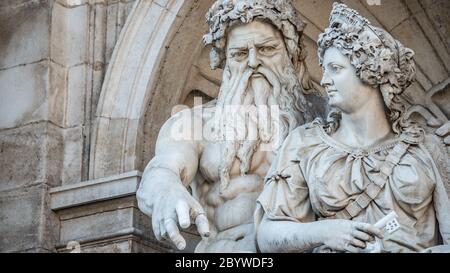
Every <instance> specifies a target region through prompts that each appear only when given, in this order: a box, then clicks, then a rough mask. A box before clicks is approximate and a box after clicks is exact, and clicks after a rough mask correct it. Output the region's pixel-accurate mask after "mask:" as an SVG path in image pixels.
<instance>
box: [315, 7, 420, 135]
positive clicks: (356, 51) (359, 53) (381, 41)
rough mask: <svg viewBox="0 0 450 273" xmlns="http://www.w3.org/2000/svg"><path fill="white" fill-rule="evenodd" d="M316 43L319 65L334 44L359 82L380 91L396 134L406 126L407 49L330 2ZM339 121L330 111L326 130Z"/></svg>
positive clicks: (410, 69) (410, 75) (410, 62)
mask: <svg viewBox="0 0 450 273" xmlns="http://www.w3.org/2000/svg"><path fill="white" fill-rule="evenodd" d="M318 46H319V49H318V55H319V61H320V65H321V66H322V64H323V56H324V54H325V51H326V50H327V49H328V48H330V47H336V48H337V49H338V50H339V51H340V52H341V53H342V54H343V55H345V56H347V57H348V58H349V59H350V62H351V64H352V65H353V66H354V67H355V69H356V74H357V75H358V77H359V78H360V79H361V80H362V82H364V83H365V84H368V85H370V86H372V87H374V88H378V89H379V90H380V92H381V94H382V96H383V100H384V103H385V105H386V108H387V109H388V110H389V119H390V122H391V124H392V129H393V131H394V132H395V133H396V134H400V133H401V132H402V131H403V130H404V128H406V127H408V126H409V123H408V122H407V121H406V120H404V114H405V112H406V107H405V105H404V103H403V102H402V101H401V100H400V95H401V94H402V93H403V91H405V89H406V88H407V87H408V86H409V85H410V84H411V83H412V82H413V81H414V80H415V64H414V59H413V57H414V52H413V51H412V50H411V49H409V48H406V47H404V46H403V45H402V44H401V43H400V42H399V41H397V40H395V39H394V38H393V37H392V36H391V35H390V34H389V33H388V32H386V31H385V30H383V29H380V28H377V27H374V26H372V25H371V24H370V22H369V21H368V20H367V19H365V18H363V17H362V16H360V15H359V14H358V13H357V12H356V11H355V10H353V9H349V8H348V7H347V6H346V5H344V4H337V3H335V4H334V5H333V10H332V12H331V16H330V26H329V27H328V28H327V29H325V32H324V33H322V34H321V35H320V36H319V40H318ZM339 120H340V114H339V113H338V112H337V111H331V112H330V115H329V117H328V125H327V129H328V130H329V131H330V132H333V131H335V130H336V129H337V128H338V127H339Z"/></svg>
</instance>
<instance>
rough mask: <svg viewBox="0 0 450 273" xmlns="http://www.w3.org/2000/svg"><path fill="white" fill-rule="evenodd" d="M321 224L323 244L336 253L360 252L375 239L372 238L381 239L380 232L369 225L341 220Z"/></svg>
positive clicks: (325, 221)
mask: <svg viewBox="0 0 450 273" xmlns="http://www.w3.org/2000/svg"><path fill="white" fill-rule="evenodd" d="M322 222H324V231H323V234H324V240H323V243H324V245H326V246H327V247H329V248H331V249H333V250H336V251H347V252H352V253H357V252H362V250H363V249H364V248H366V245H367V242H370V241H373V240H374V239H375V237H374V236H376V237H378V238H380V239H381V238H383V234H382V232H381V230H380V229H379V228H376V227H374V226H373V225H371V224H367V223H362V222H356V221H350V220H342V219H336V220H324V221H322Z"/></svg>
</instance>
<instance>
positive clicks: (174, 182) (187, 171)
mask: <svg viewBox="0 0 450 273" xmlns="http://www.w3.org/2000/svg"><path fill="white" fill-rule="evenodd" d="M191 113H192V111H183V112H181V113H179V114H177V115H175V116H174V117H172V118H170V119H169V120H168V121H167V122H166V123H165V124H164V125H163V127H162V128H161V130H160V133H159V135H158V140H157V142H156V148H155V157H154V158H153V159H152V160H151V161H150V162H149V163H148V165H147V166H146V168H145V170H144V173H143V175H142V180H141V184H140V187H139V190H138V192H137V200H138V206H139V209H140V210H141V211H143V212H144V213H145V214H147V215H148V216H151V217H152V227H153V232H154V234H155V236H156V238H157V239H158V240H161V238H163V237H168V238H169V239H170V240H171V241H172V242H173V243H174V244H175V245H176V247H177V248H178V249H180V250H182V249H184V248H185V247H186V241H185V240H184V238H183V237H182V236H181V234H180V232H179V229H178V225H179V226H181V227H182V228H188V227H189V226H190V225H191V223H192V222H195V224H196V225H197V229H198V231H199V233H200V235H201V236H204V237H207V236H209V225H208V220H207V218H206V215H205V212H204V209H203V208H202V206H201V205H200V204H199V203H198V201H197V200H195V199H194V198H193V197H192V195H191V194H190V193H189V191H188V190H187V188H186V187H187V186H189V184H190V183H191V182H192V180H193V179H194V177H195V175H196V173H197V169H198V161H199V154H200V152H199V149H200V147H199V144H198V142H196V141H195V140H194V134H192V130H189V132H186V134H185V135H182V134H180V132H179V130H178V129H180V128H182V126H186V125H188V124H192V122H193V119H194V118H193V117H192V115H191ZM194 124H195V123H194ZM188 128H190V126H188ZM194 130H195V129H194ZM200 130H201V129H200Z"/></svg>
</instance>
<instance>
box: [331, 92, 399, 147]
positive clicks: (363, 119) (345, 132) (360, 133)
mask: <svg viewBox="0 0 450 273" xmlns="http://www.w3.org/2000/svg"><path fill="white" fill-rule="evenodd" d="M377 95H379V96H374V97H372V98H370V99H369V100H368V101H367V102H366V103H365V104H364V106H363V107H360V108H359V109H357V110H355V111H352V112H350V113H345V112H342V115H341V120H340V126H339V128H338V130H337V131H336V133H335V134H334V135H333V137H334V138H336V139H337V140H338V141H340V142H342V143H344V144H346V145H348V146H351V147H368V146H372V145H375V144H378V143H380V142H383V141H385V140H386V139H389V138H391V137H393V136H394V133H393V131H392V126H391V124H390V123H389V120H388V118H387V117H386V112H385V109H384V102H383V100H382V97H381V94H379V93H378V94H377Z"/></svg>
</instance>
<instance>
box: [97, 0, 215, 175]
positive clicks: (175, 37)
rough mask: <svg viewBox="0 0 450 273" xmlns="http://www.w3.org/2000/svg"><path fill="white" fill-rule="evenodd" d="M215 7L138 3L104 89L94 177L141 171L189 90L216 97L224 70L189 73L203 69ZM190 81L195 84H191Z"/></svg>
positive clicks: (178, 0) (170, 0)
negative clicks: (208, 16)
mask: <svg viewBox="0 0 450 273" xmlns="http://www.w3.org/2000/svg"><path fill="white" fill-rule="evenodd" d="M212 2H213V1H210V0H208V1H205V0H202V1H192V0H190V1H184V0H167V1H162V0H159V1H156V0H155V1H151V0H137V1H136V3H135V5H134V7H133V10H132V12H131V13H130V15H129V17H128V19H127V23H126V24H125V26H124V28H123V31H122V32H121V36H120V38H119V40H118V42H117V45H116V47H115V49H114V53H113V56H112V58H111V62H110V64H109V67H108V71H107V73H106V76H105V79H104V83H103V86H102V91H101V95H100V99H99V104H98V107H97V113H96V120H95V124H94V127H93V133H92V142H91V143H92V144H91V151H90V166H89V168H90V171H89V176H90V178H98V177H104V176H108V175H112V174H118V173H122V172H126V171H130V170H136V169H138V170H142V162H143V159H142V155H143V152H144V149H143V147H144V146H145V143H148V142H152V143H154V141H155V138H156V135H157V133H158V131H159V128H160V127H161V125H162V123H163V122H164V121H165V120H166V119H167V118H168V117H169V116H170V113H171V109H172V107H173V106H175V105H177V104H179V103H180V101H182V100H184V99H185V97H186V96H188V94H185V93H186V92H185V90H189V89H191V90H194V89H196V88H197V89H198V88H199V86H200V87H201V89H202V90H205V91H203V92H207V93H206V95H208V96H211V97H213V96H215V94H214V92H215V91H214V90H217V83H218V81H220V71H217V72H212V71H207V72H206V73H208V75H203V76H200V77H199V75H197V74H198V73H200V72H198V71H197V72H196V71H195V69H191V68H192V67H194V68H196V67H198V66H199V65H202V64H201V63H200V62H198V60H197V59H196V57H199V54H200V55H201V53H202V44H201V38H202V35H203V33H204V32H205V31H206V24H205V23H204V14H205V13H206V11H207V9H208V8H209V7H210V5H211V4H212ZM195 73H197V74H195ZM201 73H202V74H204V72H201ZM206 78H208V79H209V80H205V79H206ZM188 81H189V82H191V83H195V82H197V84H194V85H192V84H191V85H189V84H188V85H187V84H186V82H188ZM195 85H197V87H196V86H195ZM144 131H148V132H147V133H145V135H146V136H145V138H144Z"/></svg>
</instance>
